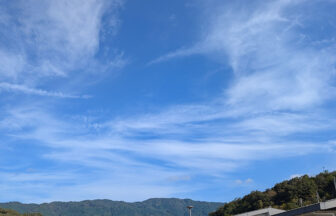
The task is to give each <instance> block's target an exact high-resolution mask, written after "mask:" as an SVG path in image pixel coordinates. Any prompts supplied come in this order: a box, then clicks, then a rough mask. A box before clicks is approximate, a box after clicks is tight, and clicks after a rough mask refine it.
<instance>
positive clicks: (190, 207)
mask: <svg viewBox="0 0 336 216" xmlns="http://www.w3.org/2000/svg"><path fill="white" fill-rule="evenodd" d="M187 208H188V209H189V216H191V209H192V208H194V206H187Z"/></svg>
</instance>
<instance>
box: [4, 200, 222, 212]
mask: <svg viewBox="0 0 336 216" xmlns="http://www.w3.org/2000/svg"><path fill="white" fill-rule="evenodd" d="M223 204H224V203H220V202H206V201H194V200H191V199H178V198H150V199H147V200H144V201H141V202H125V201H112V200H108V199H96V200H83V201H70V202H62V201H54V202H50V203H41V204H34V203H29V204H24V203H20V202H8V203H0V207H1V208H6V209H13V210H16V211H18V212H20V213H24V212H28V213H30V212H39V213H41V214H42V215H44V216H89V215H90V216H92V215H95V216H110V215H120V216H129V215H134V216H151V215H162V216H173V215H188V212H187V209H186V206H188V205H193V206H194V208H193V210H192V211H193V216H201V215H202V216H204V215H208V213H210V212H213V211H215V210H216V209H218V208H219V207H220V206H222V205H223Z"/></svg>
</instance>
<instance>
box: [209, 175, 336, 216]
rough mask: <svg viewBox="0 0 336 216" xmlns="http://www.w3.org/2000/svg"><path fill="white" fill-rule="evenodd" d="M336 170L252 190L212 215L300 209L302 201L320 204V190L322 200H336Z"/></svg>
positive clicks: (307, 203) (221, 215)
mask: <svg viewBox="0 0 336 216" xmlns="http://www.w3.org/2000/svg"><path fill="white" fill-rule="evenodd" d="M335 176H336V171H334V172H328V171H325V172H323V173H320V174H318V175H316V176H314V177H309V176H308V175H304V176H301V177H297V178H293V179H291V180H288V181H283V182H281V183H279V184H276V185H275V186H274V187H272V188H270V189H267V190H265V191H264V192H260V191H252V192H251V193H250V194H248V195H246V196H244V197H243V198H237V199H235V200H233V201H232V202H229V203H225V204H224V205H223V206H222V207H220V208H219V209H218V210H217V211H215V212H212V213H210V214H209V215H210V216H227V215H234V214H239V213H243V212H247V211H252V210H257V209H261V208H266V207H269V206H272V207H274V208H280V209H284V210H289V209H294V208H298V207H299V205H300V204H299V203H300V201H299V199H300V198H301V199H302V201H303V205H309V204H313V203H316V202H317V191H318V194H319V196H320V198H321V199H322V200H328V199H332V198H335V197H336V191H335V186H334V182H333V181H334V177H335Z"/></svg>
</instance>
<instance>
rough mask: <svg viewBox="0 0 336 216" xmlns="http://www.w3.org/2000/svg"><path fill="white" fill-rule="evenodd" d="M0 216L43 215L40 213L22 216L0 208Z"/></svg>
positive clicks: (26, 214)
mask: <svg viewBox="0 0 336 216" xmlns="http://www.w3.org/2000/svg"><path fill="white" fill-rule="evenodd" d="M0 216H42V215H41V214H39V213H24V214H20V213H18V212H16V211H14V210H10V209H2V208H0Z"/></svg>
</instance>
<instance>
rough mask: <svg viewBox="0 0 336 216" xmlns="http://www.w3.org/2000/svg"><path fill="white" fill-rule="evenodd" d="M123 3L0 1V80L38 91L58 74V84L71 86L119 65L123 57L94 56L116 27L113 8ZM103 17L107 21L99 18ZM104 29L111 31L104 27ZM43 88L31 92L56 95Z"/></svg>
mask: <svg viewBox="0 0 336 216" xmlns="http://www.w3.org/2000/svg"><path fill="white" fill-rule="evenodd" d="M121 5H122V1H120V0H113V1H105V0H88V1H84V2H83V1H79V0H71V1H65V0H60V1H57V0H56V1H54V0H52V1H43V0H38V1H33V0H28V1H13V2H9V3H8V4H2V5H1V6H0V11H1V12H2V16H1V17H0V20H1V21H0V25H1V29H2V30H0V33H1V35H3V38H4V39H3V40H2V41H0V64H1V65H2V67H1V69H0V81H2V82H8V83H12V84H13V85H17V86H30V88H31V89H36V88H37V86H38V85H40V84H41V83H44V82H46V81H49V80H52V79H55V78H57V79H63V82H62V84H61V85H60V87H61V88H62V87H65V86H66V89H69V88H71V85H73V83H75V82H74V81H75V80H76V79H81V80H83V79H84V80H85V77H89V76H88V73H92V71H94V73H95V74H96V75H98V74H104V71H106V70H111V68H114V69H115V68H120V67H123V66H124V65H125V64H126V61H125V60H124V59H123V55H120V54H116V55H115V56H114V55H113V54H111V56H109V57H106V58H107V59H105V60H101V59H97V58H96V57H95V55H96V54H97V52H99V46H100V44H101V43H102V40H103V38H104V37H109V36H111V35H107V34H109V32H114V31H115V30H116V28H117V27H118V25H117V23H118V16H117V14H118V12H117V10H118V9H119V8H120V6H121ZM107 13H108V15H106V14H107ZM104 15H106V16H108V18H109V23H104V22H103V19H102V18H103V16H104ZM105 25H106V26H105ZM102 27H106V28H108V29H109V31H102ZM92 67H94V69H93V68H92ZM90 79H92V78H90ZM55 85H56V84H55ZM82 86H83V85H82ZM77 87H78V86H77ZM77 89H78V88H77ZM14 90H18V91H21V92H22V93H29V94H31V93H32V91H26V90H25V91H22V90H20V89H19V88H12V91H14ZM41 91H43V92H46V91H44V90H41ZM41 91H40V92H38V91H34V92H35V93H34V94H36V95H43V96H47V95H50V96H55V95H56V93H52V94H45V93H41ZM61 97H63V96H61Z"/></svg>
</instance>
